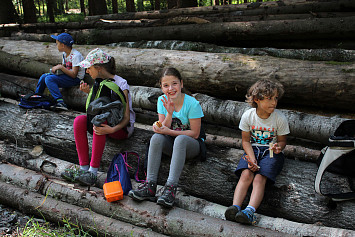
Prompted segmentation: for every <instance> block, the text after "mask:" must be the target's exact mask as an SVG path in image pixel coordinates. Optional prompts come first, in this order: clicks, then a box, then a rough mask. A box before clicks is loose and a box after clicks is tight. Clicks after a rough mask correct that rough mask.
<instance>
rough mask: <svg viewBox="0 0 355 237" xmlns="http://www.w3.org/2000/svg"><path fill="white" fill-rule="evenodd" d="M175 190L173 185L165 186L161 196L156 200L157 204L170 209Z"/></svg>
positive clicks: (173, 200)
mask: <svg viewBox="0 0 355 237" xmlns="http://www.w3.org/2000/svg"><path fill="white" fill-rule="evenodd" d="M176 189H177V187H176V186H175V185H165V187H164V191H163V194H162V195H161V196H160V197H159V198H158V201H157V204H159V205H162V206H165V207H172V206H173V205H174V202H175V195H176Z"/></svg>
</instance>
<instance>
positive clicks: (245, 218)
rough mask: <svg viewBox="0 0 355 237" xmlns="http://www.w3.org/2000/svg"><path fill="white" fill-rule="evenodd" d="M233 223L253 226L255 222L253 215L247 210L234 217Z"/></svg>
mask: <svg viewBox="0 0 355 237" xmlns="http://www.w3.org/2000/svg"><path fill="white" fill-rule="evenodd" d="M235 221H236V222H238V223H241V224H246V225H255V223H256V220H255V216H254V213H253V212H252V211H249V210H248V209H244V210H243V211H240V212H238V213H237V215H235Z"/></svg>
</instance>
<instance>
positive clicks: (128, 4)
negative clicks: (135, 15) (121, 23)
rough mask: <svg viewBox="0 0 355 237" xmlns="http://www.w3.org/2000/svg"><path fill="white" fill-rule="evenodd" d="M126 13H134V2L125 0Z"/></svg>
mask: <svg viewBox="0 0 355 237" xmlns="http://www.w3.org/2000/svg"><path fill="white" fill-rule="evenodd" d="M126 11H127V12H135V11H136V7H135V5H134V0H126Z"/></svg>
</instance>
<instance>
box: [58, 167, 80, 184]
mask: <svg viewBox="0 0 355 237" xmlns="http://www.w3.org/2000/svg"><path fill="white" fill-rule="evenodd" d="M83 173H85V170H80V169H79V168H76V167H75V168H71V169H66V170H65V171H64V172H63V173H61V174H60V176H61V177H62V178H63V179H65V180H68V181H70V182H76V179H77V178H78V177H79V176H80V175H82V174H83Z"/></svg>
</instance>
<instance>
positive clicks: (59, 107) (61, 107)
mask: <svg viewBox="0 0 355 237" xmlns="http://www.w3.org/2000/svg"><path fill="white" fill-rule="evenodd" d="M54 109H55V110H68V107H67V105H66V104H64V103H63V102H58V103H57V104H56V105H55V107H54Z"/></svg>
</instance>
